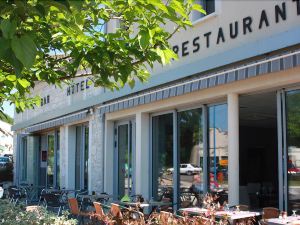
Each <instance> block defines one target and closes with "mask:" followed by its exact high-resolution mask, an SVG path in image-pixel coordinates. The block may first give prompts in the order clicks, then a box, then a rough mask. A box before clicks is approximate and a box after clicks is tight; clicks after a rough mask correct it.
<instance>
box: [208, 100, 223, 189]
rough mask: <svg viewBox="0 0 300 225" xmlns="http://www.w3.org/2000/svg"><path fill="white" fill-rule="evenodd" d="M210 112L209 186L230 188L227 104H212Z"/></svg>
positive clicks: (212, 187)
mask: <svg viewBox="0 0 300 225" xmlns="http://www.w3.org/2000/svg"><path fill="white" fill-rule="evenodd" d="M208 112H209V116H208V117H209V125H208V135H209V142H208V146H209V167H210V168H209V182H210V185H209V187H210V190H215V189H218V188H222V189H228V123H227V105H226V104H222V105H213V106H210V107H209V110H208Z"/></svg>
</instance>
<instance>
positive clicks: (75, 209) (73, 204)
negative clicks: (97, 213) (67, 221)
mask: <svg viewBox="0 0 300 225" xmlns="http://www.w3.org/2000/svg"><path fill="white" fill-rule="evenodd" d="M68 202H69V208H70V213H71V215H72V216H75V217H76V218H77V219H79V220H80V223H84V218H90V217H91V216H93V215H94V213H93V212H82V211H80V209H79V206H78V201H77V199H76V198H69V199H68Z"/></svg>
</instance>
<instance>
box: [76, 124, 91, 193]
mask: <svg viewBox="0 0 300 225" xmlns="http://www.w3.org/2000/svg"><path fill="white" fill-rule="evenodd" d="M88 136H89V128H88V126H85V125H80V126H76V156H75V188H76V189H84V190H87V189H88V155H89V145H88Z"/></svg>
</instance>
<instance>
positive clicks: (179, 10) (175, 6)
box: [170, 0, 187, 18]
mask: <svg viewBox="0 0 300 225" xmlns="http://www.w3.org/2000/svg"><path fill="white" fill-rule="evenodd" d="M170 7H171V8H173V9H174V10H175V11H176V12H177V13H179V14H180V15H182V16H183V17H185V18H186V17H187V14H186V10H185V9H184V7H183V4H182V3H181V2H179V1H177V0H173V1H171V2H170Z"/></svg>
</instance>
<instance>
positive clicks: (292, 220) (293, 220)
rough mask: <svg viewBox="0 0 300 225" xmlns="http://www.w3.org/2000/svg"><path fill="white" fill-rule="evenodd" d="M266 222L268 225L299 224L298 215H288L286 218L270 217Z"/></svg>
mask: <svg viewBox="0 0 300 225" xmlns="http://www.w3.org/2000/svg"><path fill="white" fill-rule="evenodd" d="M266 222H267V224H269V225H283V224H300V216H288V217H287V218H286V219H279V218H272V219H267V220H266Z"/></svg>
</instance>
